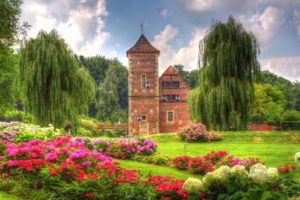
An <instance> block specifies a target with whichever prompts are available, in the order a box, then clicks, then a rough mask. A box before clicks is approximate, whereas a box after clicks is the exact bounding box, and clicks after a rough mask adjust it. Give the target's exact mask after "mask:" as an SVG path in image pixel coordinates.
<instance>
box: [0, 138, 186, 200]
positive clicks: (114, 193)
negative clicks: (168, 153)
mask: <svg viewBox="0 0 300 200" xmlns="http://www.w3.org/2000/svg"><path fill="white" fill-rule="evenodd" d="M132 141H133V143H134V144H136V145H135V148H136V152H138V149H139V150H140V151H139V153H138V154H140V155H144V154H148V153H151V152H152V151H153V149H152V148H153V147H154V146H155V145H154V144H153V143H152V142H151V141H149V140H132V139H130V140H125V139H123V140H122V141H121V142H120V141H119V142H120V143H119V144H120V147H124V148H125V149H126V150H128V148H127V147H126V146H127V144H128V143H129V144H132V143H131V142H132ZM89 142H90V141H86V140H84V139H83V138H76V139H74V138H72V136H71V135H66V136H59V137H57V138H55V139H53V140H49V141H41V140H39V139H36V140H31V141H28V142H20V143H15V144H14V143H11V142H10V141H8V140H5V141H4V140H2V141H0V153H1V155H2V156H1V157H0V161H1V166H0V168H1V169H0V179H1V181H0V190H4V191H6V192H11V193H14V191H15V190H17V191H18V192H16V193H15V194H17V195H22V197H23V198H25V199H32V198H33V197H32V196H31V195H36V194H39V195H41V194H40V193H41V192H43V193H44V194H46V193H47V194H49V193H50V194H51V195H50V196H51V198H53V199H85V198H87V199H132V198H133V197H140V198H139V199H157V198H159V199H161V198H172V199H174V198H175V199H182V198H185V197H187V193H186V192H184V191H183V190H182V188H181V185H182V184H183V182H184V181H183V180H175V179H173V178H171V177H152V176H150V177H145V176H143V177H142V176H141V174H139V173H138V172H137V171H136V170H127V169H122V168H120V166H119V163H117V162H113V161H112V159H111V157H108V156H105V155H104V154H102V153H101V152H99V151H96V150H93V149H89V148H87V146H88V147H91V145H90V143H89ZM115 142H116V141H112V142H111V143H112V144H114V143H115ZM96 143H97V145H99V144H100V143H98V142H96ZM108 143H110V142H108ZM124 144H126V145H125V146H124ZM101 145H102V146H101ZM101 145H100V146H101V147H105V148H108V147H110V146H111V144H109V145H107V144H105V145H104V146H103V143H102V144H101ZM149 149H150V150H152V151H149ZM97 150H98V149H97ZM128 191H130V192H128ZM42 196H43V195H42ZM45 196H47V195H45ZM39 198H40V197H39ZM48 198H49V199H50V197H49V196H48V197H47V198H45V199H48Z"/></svg>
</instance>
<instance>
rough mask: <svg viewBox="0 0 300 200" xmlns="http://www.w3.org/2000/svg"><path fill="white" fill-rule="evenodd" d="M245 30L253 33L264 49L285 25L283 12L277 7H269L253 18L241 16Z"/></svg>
mask: <svg viewBox="0 0 300 200" xmlns="http://www.w3.org/2000/svg"><path fill="white" fill-rule="evenodd" d="M239 19H240V20H241V22H242V23H243V24H244V26H245V28H246V29H248V30H250V31H252V32H253V33H254V35H255V36H256V37H257V39H258V41H259V43H260V44H261V45H262V47H263V48H265V47H266V45H267V43H268V42H269V41H270V40H271V39H272V37H273V35H274V33H275V32H276V30H277V29H278V28H279V27H280V26H281V25H282V23H283V20H282V19H283V12H282V11H281V10H280V9H278V8H275V7H267V8H266V9H265V10H264V11H263V12H262V13H257V14H255V15H252V16H250V17H249V16H240V17H239Z"/></svg>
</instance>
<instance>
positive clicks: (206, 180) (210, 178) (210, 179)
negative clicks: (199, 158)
mask: <svg viewBox="0 0 300 200" xmlns="http://www.w3.org/2000/svg"><path fill="white" fill-rule="evenodd" d="M218 180H219V177H218V175H217V174H216V173H215V171H214V172H208V173H207V174H205V176H204V177H203V179H202V183H203V186H204V187H205V188H209V187H210V186H211V185H212V184H213V183H214V182H215V181H218Z"/></svg>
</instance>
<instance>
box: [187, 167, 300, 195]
mask: <svg viewBox="0 0 300 200" xmlns="http://www.w3.org/2000/svg"><path fill="white" fill-rule="evenodd" d="M182 188H183V190H184V191H186V192H187V193H188V194H189V198H190V199H223V198H224V199H263V198H264V196H265V195H267V197H268V198H269V199H288V198H289V197H293V196H299V194H300V183H298V182H296V181H293V180H292V179H289V178H286V177H280V176H279V175H278V173H276V168H269V169H267V168H266V167H265V166H264V165H262V164H261V163H258V164H255V165H253V166H252V167H251V169H250V174H249V172H248V171H247V170H246V169H245V167H244V166H241V165H236V166H234V167H233V168H230V167H228V166H221V167H220V168H218V169H217V170H215V171H212V172H209V173H207V174H206V175H205V176H204V177H203V178H202V179H201V180H199V179H194V178H189V179H187V180H186V181H185V183H184V184H183V186H182ZM287 188H289V189H287Z"/></svg>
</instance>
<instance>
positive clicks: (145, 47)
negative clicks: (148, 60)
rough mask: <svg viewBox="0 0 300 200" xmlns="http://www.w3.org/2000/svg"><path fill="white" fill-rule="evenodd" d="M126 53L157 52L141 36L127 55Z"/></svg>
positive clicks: (157, 51)
mask: <svg viewBox="0 0 300 200" xmlns="http://www.w3.org/2000/svg"><path fill="white" fill-rule="evenodd" d="M128 53H159V50H158V49H156V48H155V47H153V46H152V45H151V44H150V42H149V41H148V40H147V38H146V37H145V36H144V35H143V34H142V35H141V36H140V38H139V39H138V40H137V42H136V43H135V45H134V46H133V47H131V48H130V49H129V50H128V51H127V55H128Z"/></svg>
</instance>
